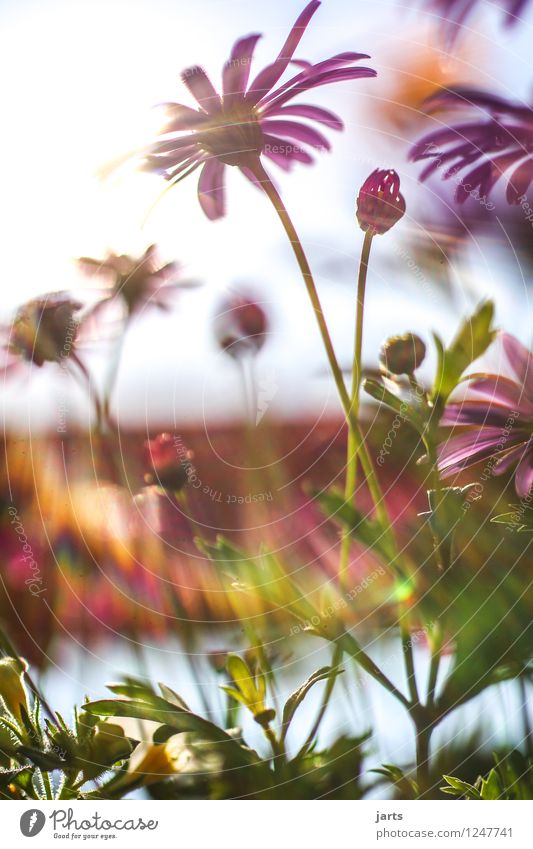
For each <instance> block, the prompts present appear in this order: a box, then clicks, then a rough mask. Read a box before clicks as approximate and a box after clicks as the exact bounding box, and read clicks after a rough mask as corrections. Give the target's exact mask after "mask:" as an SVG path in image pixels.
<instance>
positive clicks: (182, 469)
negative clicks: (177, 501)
mask: <svg viewBox="0 0 533 849" xmlns="http://www.w3.org/2000/svg"><path fill="white" fill-rule="evenodd" d="M144 455H145V456H144V460H145V465H146V466H147V468H149V469H150V471H149V472H147V473H146V474H145V476H144V480H145V483H147V484H148V485H154V484H155V485H157V486H162V487H163V488H164V489H171V490H174V492H177V491H179V490H180V489H183V487H184V486H185V484H186V483H187V478H188V470H189V468H192V466H191V459H192V453H191V452H190V451H187V450H186V449H185V448H184V446H183V444H182V443H181V441H180V440H175V439H174V438H173V437H172V436H171V435H170V433H160V434H159V435H158V436H156V437H155V439H148V440H146V442H145V443H144Z"/></svg>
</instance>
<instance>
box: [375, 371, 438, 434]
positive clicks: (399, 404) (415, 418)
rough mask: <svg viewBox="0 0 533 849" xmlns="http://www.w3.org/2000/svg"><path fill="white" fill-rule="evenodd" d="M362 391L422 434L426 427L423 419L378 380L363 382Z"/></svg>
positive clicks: (416, 411)
mask: <svg viewBox="0 0 533 849" xmlns="http://www.w3.org/2000/svg"><path fill="white" fill-rule="evenodd" d="M363 389H364V390H365V392H367V393H368V394H369V395H370V396H371V397H372V398H374V400H375V401H379V403H380V404H385V405H386V406H387V407H390V408H391V409H392V410H394V412H395V413H397V414H398V415H399V416H401V417H402V419H404V420H405V421H408V422H410V424H411V425H412V426H413V427H414V428H416V430H417V431H418V432H419V433H424V431H425V427H426V426H425V422H424V419H423V417H422V416H421V415H420V413H419V411H418V410H416V409H415V407H413V405H412V404H410V403H409V402H408V401H407V400H406V399H404V398H400V397H399V396H398V395H395V394H394V393H393V392H391V391H390V390H389V389H387V387H386V386H384V385H383V383H380V381H379V380H374V379H373V378H370V377H369V378H367V379H366V380H365V381H364V383H363Z"/></svg>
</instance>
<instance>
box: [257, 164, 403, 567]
mask: <svg viewBox="0 0 533 849" xmlns="http://www.w3.org/2000/svg"><path fill="white" fill-rule="evenodd" d="M249 167H250V169H251V170H252V171H253V173H254V175H255V177H256V178H257V180H258V181H259V182H260V183H261V186H262V188H263V190H264V192H265V194H266V195H267V197H268V198H269V200H270V201H271V203H272V206H273V207H274V209H275V210H276V212H277V214H278V217H279V219H280V221H281V223H282V225H283V228H284V230H285V232H286V234H287V237H288V239H289V241H290V243H291V246H292V249H293V251H294V255H295V257H296V260H297V262H298V265H299V267H300V271H301V272H302V277H303V280H304V283H305V287H306V289H307V293H308V295H309V299H310V301H311V305H312V307H313V311H314V313H315V318H316V320H317V323H318V328H319V330H320V335H321V337H322V342H323V344H324V348H325V351H326V355H327V358H328V362H329V366H330V369H331V373H332V375H333V379H334V380H335V385H336V387H337V390H338V393H339V397H340V400H341V403H342V407H343V410H344V415H345V416H346V421H347V423H348V427H349V429H350V431H351V432H352V437H353V441H354V446H355V453H356V454H358V455H360V458H361V465H362V467H363V472H364V474H365V478H366V481H367V484H368V488H369V490H370V494H371V496H372V500H373V502H374V506H375V510H376V516H377V518H378V520H379V522H380V524H381V527H382V528H383V534H384V536H385V537H386V538H387V540H388V542H389V545H390V548H391V551H394V552H395V553H396V552H397V547H396V541H395V537H394V532H393V530H392V525H391V521H390V518H389V515H388V512H387V508H386V506H385V501H384V499H383V494H382V492H381V488H380V486H379V482H378V480H377V477H376V473H375V471H374V467H373V465H372V461H371V459H370V456H369V454H368V451H367V448H366V445H365V441H364V438H363V435H362V433H361V430H360V428H359V424H358V422H357V417H356V416H355V415H354V413H353V410H352V403H351V400H350V396H349V395H348V391H347V389H346V386H345V384H344V378H343V376H342V371H341V369H340V366H339V363H338V361H337V357H336V354H335V350H334V348H333V343H332V341H331V336H330V334H329V330H328V326H327V324H326V320H325V318H324V313H323V311H322V306H321V304H320V298H319V297H318V292H317V289H316V285H315V281H314V280H313V275H312V273H311V269H310V267H309V263H308V261H307V257H306V255H305V252H304V249H303V246H302V243H301V242H300V239H299V237H298V234H297V232H296V230H295V227H294V224H293V223H292V220H291V218H290V215H289V213H288V212H287V209H286V207H285V205H284V203H283V201H282V199H281V197H280V195H279V192H278V191H277V189H276V187H275V186H274V184H273V183H272V181H271V180H270V177H269V176H268V174H267V173H266V171H265V170H264V168H263V166H262V165H261V163H260V162H259V161H258V160H251V162H250V165H249ZM396 559H397V558H396V554H395V557H394V559H393V563H394V565H393V568H395V570H396V571H397V569H398V563H397V562H396Z"/></svg>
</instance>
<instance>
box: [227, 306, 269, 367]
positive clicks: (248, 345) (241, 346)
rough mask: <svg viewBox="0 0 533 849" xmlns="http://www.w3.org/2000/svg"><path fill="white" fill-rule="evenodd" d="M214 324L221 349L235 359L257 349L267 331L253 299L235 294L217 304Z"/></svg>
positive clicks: (264, 318) (260, 312)
mask: <svg viewBox="0 0 533 849" xmlns="http://www.w3.org/2000/svg"><path fill="white" fill-rule="evenodd" d="M214 325H215V326H214V330H215V336H216V339H217V342H218V344H219V345H220V347H221V348H222V350H223V351H226V353H227V354H229V355H230V356H231V357H236V358H237V359H238V358H239V357H241V356H242V355H244V354H255V353H258V352H259V351H260V350H261V348H262V347H263V345H264V343H265V339H266V334H267V332H268V317H267V314H266V313H265V311H264V309H263V307H262V306H261V304H260V303H258V301H257V300H256V299H255V298H253V297H250V296H248V295H245V294H235V295H231V296H230V297H227V298H225V299H224V301H223V302H222V303H221V304H220V306H219V308H218V312H217V315H216V316H215V322H214Z"/></svg>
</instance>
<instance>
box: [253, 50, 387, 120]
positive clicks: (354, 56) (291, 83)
mask: <svg viewBox="0 0 533 849" xmlns="http://www.w3.org/2000/svg"><path fill="white" fill-rule="evenodd" d="M369 58H370V57H369V56H368V54H367V53H338V54H337V55H336V56H331V57H330V58H329V59H324V61H323V62H318V63H317V64H316V65H310V66H309V67H307V68H306V69H305V70H304V71H301V72H300V73H299V74H296V76H294V77H291V78H290V79H289V80H287V81H286V82H285V83H283V85H282V86H280V87H279V88H278V89H276V91H273V92H271V93H270V94H268V95H266V96H264V97H263V98H262V100H261V104H260V106H261V108H262V109H263V110H264V111H266V109H268V110H270V107H271V106H274V105H276V104H277V103H282V102H284V101H286V100H290V98H291V97H292V96H293V95H294V94H295V93H296V91H297V90H300V91H305V88H306V86H304V85H303V83H304V82H307V81H310V80H312V79H315V78H316V77H318V76H320V75H321V74H322V73H323V72H324V71H331V70H332V69H333V68H339V67H342V66H343V65H346V64H348V63H350V62H355V61H357V60H358V59H369ZM297 83H298V84H300V83H301V84H302V86H301V87H300V85H298V86H297ZM289 89H290V90H291V91H292V94H291V95H289V96H287V92H288V91H289ZM281 95H284V96H283V97H281ZM258 99H260V98H256V101H257V100H258Z"/></svg>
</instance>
